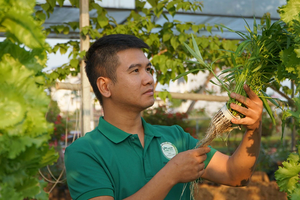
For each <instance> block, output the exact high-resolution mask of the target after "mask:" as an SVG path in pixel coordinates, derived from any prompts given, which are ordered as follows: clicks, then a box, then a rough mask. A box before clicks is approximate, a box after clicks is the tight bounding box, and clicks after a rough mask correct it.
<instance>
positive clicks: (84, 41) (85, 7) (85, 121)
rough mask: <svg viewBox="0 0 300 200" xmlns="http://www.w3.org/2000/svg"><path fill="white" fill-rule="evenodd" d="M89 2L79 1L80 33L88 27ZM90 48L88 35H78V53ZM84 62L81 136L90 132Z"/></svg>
mask: <svg viewBox="0 0 300 200" xmlns="http://www.w3.org/2000/svg"><path fill="white" fill-rule="evenodd" d="M89 20H90V17H89V0H80V19H79V26H80V31H81V30H82V28H83V27H85V26H89ZM89 47H90V38H89V36H88V35H86V36H82V35H80V51H87V50H88V49H89ZM84 67H85V63H84V60H81V61H80V75H81V111H82V112H81V135H83V134H85V133H87V132H89V131H91V111H90V108H91V105H90V104H91V94H90V83H89V81H88V78H87V76H86V73H85V69H84Z"/></svg>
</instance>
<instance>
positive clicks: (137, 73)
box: [111, 48, 154, 112]
mask: <svg viewBox="0 0 300 200" xmlns="http://www.w3.org/2000/svg"><path fill="white" fill-rule="evenodd" d="M117 56H118V60H119V63H120V64H119V66H118V67H117V69H116V77H117V81H116V83H115V84H113V85H112V86H111V99H112V101H114V103H115V105H116V106H122V107H124V108H126V109H130V110H136V111H138V112H140V111H142V110H144V109H146V108H148V107H150V106H152V105H153V103H154V97H153V92H154V91H153V89H154V81H153V76H152V73H151V71H152V68H151V63H150V62H149V60H148V59H147V58H146V56H145V55H144V53H143V51H142V50H141V49H138V48H134V49H126V50H122V51H120V52H118V53H117Z"/></svg>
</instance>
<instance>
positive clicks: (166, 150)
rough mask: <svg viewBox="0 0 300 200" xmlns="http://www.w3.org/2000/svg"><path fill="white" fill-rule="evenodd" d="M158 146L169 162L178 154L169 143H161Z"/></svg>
mask: <svg viewBox="0 0 300 200" xmlns="http://www.w3.org/2000/svg"><path fill="white" fill-rule="evenodd" d="M160 146H161V150H162V152H163V154H164V156H165V157H166V158H167V159H169V160H170V159H171V158H173V157H174V156H176V155H177V154H178V151H177V148H176V147H175V145H174V144H172V143H171V142H163V143H161V144H160Z"/></svg>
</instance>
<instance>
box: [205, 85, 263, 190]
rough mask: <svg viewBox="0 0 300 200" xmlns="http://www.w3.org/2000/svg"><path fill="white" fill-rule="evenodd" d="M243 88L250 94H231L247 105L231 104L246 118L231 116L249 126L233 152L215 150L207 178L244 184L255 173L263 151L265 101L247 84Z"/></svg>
mask: <svg viewBox="0 0 300 200" xmlns="http://www.w3.org/2000/svg"><path fill="white" fill-rule="evenodd" d="M244 89H245V91H246V92H247V94H248V98H245V97H243V96H241V95H238V94H235V93H232V94H231V97H232V98H235V99H236V100H238V101H239V102H241V103H243V104H244V105H246V106H247V108H244V107H241V106H238V105H236V104H231V105H230V107H231V108H232V109H234V110H236V111H238V112H240V113H242V114H244V115H245V118H242V119H239V120H238V119H232V120H231V122H232V123H234V124H242V125H244V126H245V127H246V129H247V130H246V132H245V134H244V136H243V139H242V141H241V143H240V145H239V147H238V148H237V149H236V151H235V152H234V153H233V155H232V156H227V155H224V154H222V153H220V152H216V153H215V155H214V156H213V157H212V159H211V161H210V163H209V164H208V166H207V168H206V169H205V172H204V174H203V176H202V177H203V178H204V179H208V180H210V181H213V182H216V183H220V184H225V185H231V186H243V185H246V184H247V183H248V180H249V178H250V177H251V175H252V172H253V170H254V166H255V162H256V160H257V158H258V155H259V151H260V140H261V116H262V110H263V103H262V101H261V100H260V99H259V97H258V96H257V95H256V94H255V93H254V92H253V91H252V90H251V89H250V88H249V87H248V86H247V85H245V86H244Z"/></svg>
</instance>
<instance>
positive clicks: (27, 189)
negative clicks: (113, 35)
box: [0, 0, 57, 200]
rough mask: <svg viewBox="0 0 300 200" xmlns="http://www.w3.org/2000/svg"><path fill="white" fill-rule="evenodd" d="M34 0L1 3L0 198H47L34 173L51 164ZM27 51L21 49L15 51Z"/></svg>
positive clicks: (43, 54)
mask: <svg viewBox="0 0 300 200" xmlns="http://www.w3.org/2000/svg"><path fill="white" fill-rule="evenodd" d="M34 6H35V1H29V0H26V1H17V0H7V1H0V31H2V32H5V34H6V40H4V41H3V42H1V43H0V49H1V52H0V76H1V77H2V78H1V79H0V163H1V165H0V199H15V200H18V199H20V200H22V199H24V198H27V197H28V198H37V199H47V194H46V193H45V192H44V191H43V187H44V185H45V184H44V183H43V181H40V180H39V179H38V169H39V168H40V167H43V166H45V165H47V164H50V163H53V162H54V161H55V160H56V159H57V156H56V153H55V151H54V150H53V149H50V148H49V146H48V144H47V141H48V140H49V138H50V133H51V131H52V129H53V127H52V126H51V125H50V124H49V123H47V122H46V119H45V113H46V111H47V107H48V103H49V97H48V96H47V95H46V93H45V91H44V89H43V87H41V86H42V85H44V84H45V79H44V76H43V73H42V72H41V70H42V68H43V67H44V66H45V63H46V61H47V56H46V51H45V50H46V49H47V48H48V47H47V45H46V44H45V36H44V35H43V34H42V31H41V30H42V28H41V26H40V25H39V23H38V22H37V21H35V20H34V18H33V17H32V13H33V9H34ZM24 45H25V46H27V48H26V49H25V48H22V47H20V46H24Z"/></svg>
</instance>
